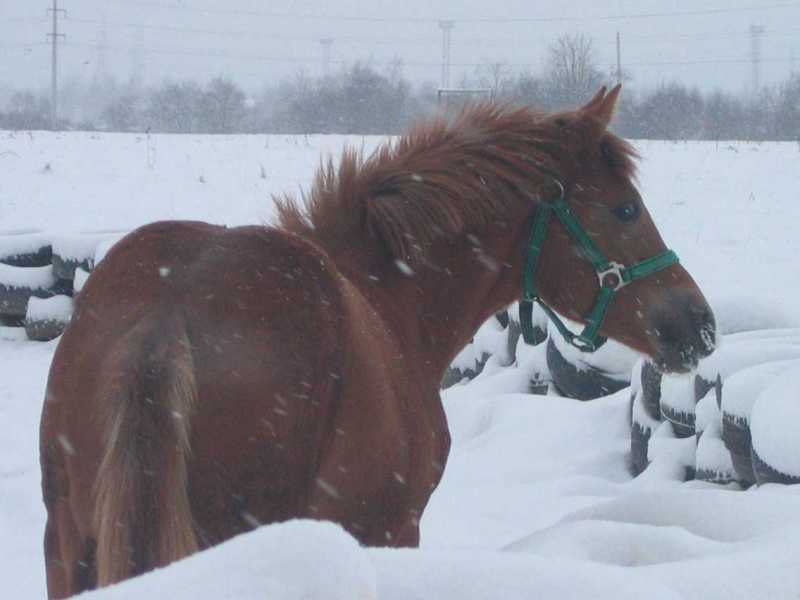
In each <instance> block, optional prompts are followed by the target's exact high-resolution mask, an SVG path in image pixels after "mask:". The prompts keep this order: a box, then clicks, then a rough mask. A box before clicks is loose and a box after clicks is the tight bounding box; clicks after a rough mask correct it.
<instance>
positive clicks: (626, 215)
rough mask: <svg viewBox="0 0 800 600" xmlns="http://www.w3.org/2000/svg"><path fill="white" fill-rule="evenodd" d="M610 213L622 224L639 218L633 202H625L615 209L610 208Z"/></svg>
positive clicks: (637, 208) (636, 207)
mask: <svg viewBox="0 0 800 600" xmlns="http://www.w3.org/2000/svg"><path fill="white" fill-rule="evenodd" d="M611 212H612V213H614V216H615V217H617V218H618V219H619V220H620V221H622V222H623V223H630V222H631V221H634V220H635V219H636V217H638V216H639V207H638V205H637V204H636V203H635V202H626V203H625V204H620V205H619V206H617V207H616V208H612V209H611Z"/></svg>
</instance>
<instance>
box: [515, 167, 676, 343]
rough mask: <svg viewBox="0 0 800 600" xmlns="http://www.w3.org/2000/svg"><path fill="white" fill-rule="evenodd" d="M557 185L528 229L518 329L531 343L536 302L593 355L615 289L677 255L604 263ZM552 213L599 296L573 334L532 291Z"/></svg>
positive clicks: (565, 333) (566, 334)
mask: <svg viewBox="0 0 800 600" xmlns="http://www.w3.org/2000/svg"><path fill="white" fill-rule="evenodd" d="M553 180H554V182H555V183H556V185H557V186H558V189H559V196H558V198H556V200H554V201H552V202H545V201H542V202H540V205H539V208H538V210H537V213H536V218H535V220H534V223H533V228H532V229H531V238H530V242H529V244H528V254H527V259H526V261H525V273H524V275H523V290H522V300H521V301H520V305H519V316H520V327H521V329H522V337H523V339H524V340H525V342H526V343H528V344H533V343H535V340H536V334H535V333H534V330H533V319H532V317H533V303H534V302H536V303H538V304H539V305H540V306H541V307H542V310H543V311H544V313H545V314H546V315H547V316H548V318H549V319H550V320H551V321H552V322H553V324H554V325H555V326H556V329H558V331H559V333H561V335H562V336H564V339H565V340H566V341H567V342H568V343H569V344H571V345H572V346H574V347H576V348H577V349H578V350H581V351H582V352H594V351H595V350H597V349H598V348H599V347H600V346H601V345H602V344H603V343H604V341H605V340H603V339H602V338H601V339H600V340H598V338H599V337H600V336H599V335H598V334H599V331H600V327H601V326H602V325H603V320H604V319H605V317H606V314H607V312H608V308H609V306H610V305H611V301H612V300H613V299H614V294H615V293H616V292H617V290H619V289H621V288H623V287H625V286H626V285H628V284H629V283H632V282H634V281H636V280H637V279H643V278H645V277H647V276H648V275H652V274H653V273H657V272H658V271H661V270H663V269H666V268H667V267H670V266H672V265H674V264H676V263H677V262H678V255H677V254H675V252H673V251H672V250H667V251H665V252H662V253H661V254H658V255H656V256H653V257H651V258H648V259H646V260H643V261H642V262H640V263H638V264H635V265H633V266H631V267H626V266H624V265H622V264H620V263H618V262H614V261H610V260H608V259H607V258H606V257H605V255H604V254H603V253H602V252H601V251H600V249H599V248H598V247H597V246H596V245H595V243H594V242H593V241H592V238H591V237H589V234H587V233H586V230H585V229H584V228H583V227H582V226H581V224H580V223H579V222H578V220H577V219H576V218H575V216H574V215H573V214H572V211H571V210H570V208H569V206H568V205H567V201H566V199H565V198H564V196H565V192H564V186H563V185H562V184H561V182H560V181H558V179H555V178H553ZM553 213H555V215H556V217H558V220H559V221H561V224H562V225H563V226H564V227H565V228H566V230H567V232H568V233H569V234H570V235H571V236H572V237H573V238H574V239H575V241H577V242H578V245H579V246H580V249H581V252H582V253H583V255H584V257H585V258H586V259H587V260H588V261H589V262H591V263H592V266H593V267H594V270H595V272H596V273H597V279H598V281H599V283H600V294H599V295H598V297H597V301H596V302H595V305H594V308H593V309H592V312H591V313H589V316H588V317H587V318H586V322H587V325H586V327H584V329H583V331H582V332H581V333H580V334H577V335H576V334H574V333H573V332H571V331H570V330H569V329H567V327H566V325H564V322H563V321H562V320H561V319H560V318H559V317H558V315H557V314H556V313H555V311H553V309H551V308H550V307H549V306H547V305H546V304H545V303H544V302H543V301H542V298H541V297H540V296H539V293H538V291H537V289H536V281H535V275H536V265H537V264H538V262H539V256H540V255H541V253H542V246H543V245H544V241H545V238H546V237H547V226H548V224H549V223H550V219H551V217H552V216H553Z"/></svg>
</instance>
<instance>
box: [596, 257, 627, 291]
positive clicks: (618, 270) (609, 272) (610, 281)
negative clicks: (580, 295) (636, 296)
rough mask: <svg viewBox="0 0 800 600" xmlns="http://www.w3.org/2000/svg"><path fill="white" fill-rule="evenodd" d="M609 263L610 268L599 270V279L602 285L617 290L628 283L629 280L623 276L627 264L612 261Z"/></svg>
mask: <svg viewBox="0 0 800 600" xmlns="http://www.w3.org/2000/svg"><path fill="white" fill-rule="evenodd" d="M608 265H609V266H608V268H607V269H605V270H604V271H598V272H597V279H598V281H599V282H600V287H601V288H609V289H611V290H613V291H615V292H616V291H617V290H618V289H620V288H623V287H625V286H626V285H628V283H629V282H628V281H625V278H624V277H623V272H624V271H625V265H621V264H620V263H618V262H610V263H608Z"/></svg>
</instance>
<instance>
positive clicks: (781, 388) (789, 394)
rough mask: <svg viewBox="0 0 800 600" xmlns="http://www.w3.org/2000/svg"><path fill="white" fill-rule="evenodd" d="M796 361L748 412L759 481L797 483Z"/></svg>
mask: <svg viewBox="0 0 800 600" xmlns="http://www.w3.org/2000/svg"><path fill="white" fill-rule="evenodd" d="M798 382H800V362H797V363H796V364H795V365H794V366H791V367H789V368H787V369H785V370H783V371H782V372H781V373H780V375H778V376H777V377H775V378H774V379H773V380H772V381H771V382H770V383H769V385H767V386H766V387H765V388H764V389H763V390H762V391H761V393H760V394H759V395H758V398H756V401H755V403H754V404H753V409H752V412H751V415H750V436H751V448H752V450H751V458H752V461H753V472H754V473H755V476H756V482H757V483H758V484H759V485H763V484H765V483H785V484H795V483H800V438H798V436H797V424H798V422H800V383H798Z"/></svg>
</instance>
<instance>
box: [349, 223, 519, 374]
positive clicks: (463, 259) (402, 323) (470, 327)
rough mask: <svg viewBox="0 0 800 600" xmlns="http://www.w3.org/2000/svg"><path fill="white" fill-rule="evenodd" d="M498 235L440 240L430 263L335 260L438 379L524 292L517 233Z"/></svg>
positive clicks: (359, 257) (356, 256)
mask: <svg viewBox="0 0 800 600" xmlns="http://www.w3.org/2000/svg"><path fill="white" fill-rule="evenodd" d="M495 234H502V235H490V236H480V239H479V238H477V237H475V236H469V237H467V236H465V237H464V238H462V239H459V240H456V241H454V242H451V243H444V242H443V243H441V244H437V245H436V246H435V247H434V248H433V249H432V250H431V252H430V253H429V255H428V257H427V263H428V264H427V265H423V266H417V267H408V266H407V265H405V264H403V263H399V264H394V265H392V266H391V267H390V268H386V266H385V263H384V266H383V267H382V268H376V267H375V265H374V263H373V264H372V265H370V264H369V261H368V260H365V259H364V258H363V257H364V254H362V253H360V252H357V251H351V252H348V253H345V254H343V255H342V256H340V257H339V260H336V258H335V259H334V260H336V262H337V263H338V265H339V267H340V270H341V271H342V273H343V274H344V275H345V276H346V277H347V278H348V279H349V280H350V281H351V282H352V283H353V284H354V285H355V286H356V287H357V288H358V289H359V290H360V291H361V293H362V294H363V295H364V296H365V297H366V298H367V300H368V301H369V302H370V303H371V304H372V306H373V307H374V308H375V310H376V311H377V312H378V313H379V314H380V315H381V317H382V318H383V319H384V321H385V322H386V324H387V325H388V326H389V327H390V328H391V329H392V330H393V331H394V333H395V335H396V336H397V337H398V338H399V339H400V340H401V343H402V345H403V346H404V347H405V352H406V355H407V358H408V359H409V360H413V359H417V360H419V361H420V368H421V369H422V370H423V371H424V372H426V373H428V374H429V376H430V377H431V378H432V379H435V380H437V382H438V379H440V378H441V376H442V375H443V373H444V370H445V369H446V368H447V366H448V365H449V364H450V362H451V361H452V359H453V358H454V357H455V355H456V354H457V353H458V352H459V351H460V350H461V349H462V348H463V347H464V346H465V345H466V344H467V343H469V341H470V340H471V339H472V337H473V336H474V334H475V332H476V331H477V329H478V327H480V325H481V324H482V323H483V322H484V321H486V319H488V318H489V317H490V316H491V315H492V314H494V313H495V312H496V311H498V310H500V309H501V308H503V307H504V306H506V305H508V304H509V303H511V302H513V301H514V300H516V298H517V296H518V294H519V286H520V285H521V283H520V281H521V280H520V277H521V275H520V272H521V271H520V270H519V264H518V263H519V262H520V260H521V259H519V258H517V257H516V256H515V255H516V254H517V252H516V251H515V250H514V248H515V247H516V245H517V243H518V240H516V239H515V238H516V232H509V231H507V230H502V231H499V232H495ZM345 257H346V258H345ZM410 357H413V358H410Z"/></svg>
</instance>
